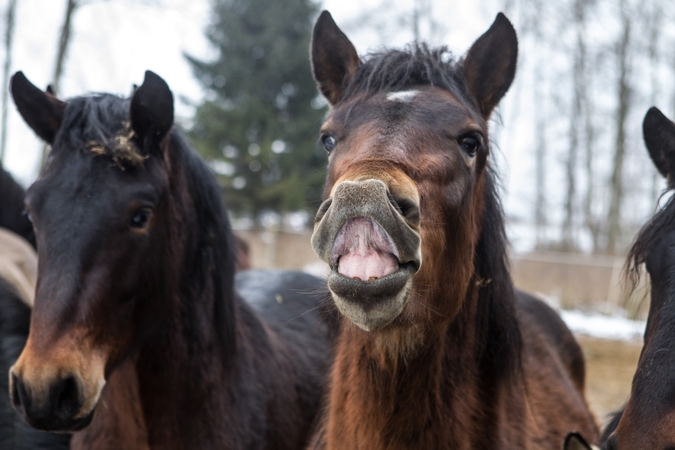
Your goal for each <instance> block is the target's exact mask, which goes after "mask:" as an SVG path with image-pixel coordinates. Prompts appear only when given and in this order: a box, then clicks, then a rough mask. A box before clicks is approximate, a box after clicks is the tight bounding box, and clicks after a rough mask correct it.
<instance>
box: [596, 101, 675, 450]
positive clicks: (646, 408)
mask: <svg viewBox="0 0 675 450" xmlns="http://www.w3.org/2000/svg"><path fill="white" fill-rule="evenodd" d="M643 132H644V139H645V143H646V145H647V150H648V151H649V156H650V157H651V159H652V161H653V162H654V165H655V166H656V168H657V169H658V171H659V173H661V175H663V176H664V177H665V178H666V179H667V180H668V190H669V191H672V190H673V189H675V123H673V122H671V121H670V120H668V118H667V117H665V116H664V115H663V114H662V113H661V111H659V110H658V109H657V108H651V109H650V110H649V112H647V115H646V116H645V119H644V123H643ZM643 263H644V265H645V268H646V269H647V272H649V279H650V282H651V303H650V306H649V317H648V319H647V329H646V330H645V336H644V347H643V348H642V353H641V354H640V360H639V362H638V368H637V371H636V372H635V376H634V377H633V385H632V389H631V394H630V398H629V400H628V403H627V404H626V407H625V408H624V411H623V412H622V413H621V415H620V416H618V417H617V418H616V419H617V420H615V421H614V423H613V424H612V425H611V426H610V427H608V430H607V433H606V434H608V432H612V431H614V432H613V434H612V435H611V436H610V437H609V440H608V441H607V443H606V448H607V449H612V450H617V449H620V450H638V449H657V450H666V449H670V450H672V449H675V197H671V198H670V199H669V200H668V202H667V203H666V204H665V206H663V207H662V208H661V209H660V210H659V211H658V212H657V213H656V214H655V215H654V217H653V218H652V219H651V220H650V221H649V222H648V223H647V224H646V225H645V226H644V227H642V230H641V231H640V233H639V234H638V235H637V237H636V238H635V242H634V243H633V246H632V248H631V250H630V253H629V256H628V263H627V269H628V271H629V272H628V273H629V274H630V275H631V277H632V281H633V283H635V284H634V286H635V285H636V283H637V281H638V280H639V274H640V272H639V269H640V266H641V265H642V264H643ZM614 428H615V429H614ZM613 429H614V430H613Z"/></svg>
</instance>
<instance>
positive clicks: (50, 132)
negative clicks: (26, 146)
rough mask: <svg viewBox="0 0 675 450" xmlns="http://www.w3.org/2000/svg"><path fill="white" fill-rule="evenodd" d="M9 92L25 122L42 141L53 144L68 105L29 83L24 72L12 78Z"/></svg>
mask: <svg viewBox="0 0 675 450" xmlns="http://www.w3.org/2000/svg"><path fill="white" fill-rule="evenodd" d="M9 90H10V92H11V93H12V98H13V99H14V103H15V104H16V108H17V109H18V110H19V114H21V117H23V120H24V121H26V123H27V124H28V126H29V127H31V128H32V129H33V131H35V134H37V135H38V136H39V137H40V139H42V140H43V141H45V142H47V143H48V144H50V145H51V144H53V143H54V138H55V137H56V132H57V131H58V130H59V127H60V126H61V121H62V120H63V112H64V111H65V109H66V103H65V102H62V101H61V100H59V99H57V98H56V97H54V96H53V95H52V94H51V93H50V92H49V91H47V92H42V91H41V90H40V89H39V88H37V87H36V86H35V85H33V83H31V82H30V81H28V78H26V76H25V75H24V74H23V72H17V73H15V74H14V75H13V76H12V79H11V80H10V82H9Z"/></svg>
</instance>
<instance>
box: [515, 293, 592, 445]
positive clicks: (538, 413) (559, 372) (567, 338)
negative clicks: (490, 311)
mask: <svg viewBox="0 0 675 450" xmlns="http://www.w3.org/2000/svg"><path fill="white" fill-rule="evenodd" d="M516 297H517V310H518V320H519V322H520V327H521V332H522V335H523V343H524V348H523V360H522V366H523V371H524V376H525V380H526V383H527V394H526V395H527V397H528V407H529V408H530V410H531V414H532V416H533V420H534V421H535V422H536V425H537V427H536V429H538V430H539V431H540V432H542V433H545V434H548V433H554V434H560V435H561V436H564V435H565V434H566V433H568V432H570V431H573V430H576V429H577V428H578V426H579V424H585V425H586V429H579V430H576V431H579V432H581V433H582V434H583V435H584V436H586V437H587V438H589V439H591V441H592V442H594V441H595V440H596V439H597V437H598V428H597V425H596V423H595V419H594V417H593V415H592V413H591V412H590V410H589V408H588V406H587V404H586V401H585V397H584V378H585V363H584V357H583V353H582V351H581V347H580V346H579V344H578V343H577V341H576V339H575V338H574V336H573V335H572V332H571V331H570V330H569V329H568V328H567V326H566V325H565V323H564V322H563V321H562V319H561V318H560V316H558V314H557V313H556V312H555V311H554V310H553V309H552V308H550V307H549V306H548V305H546V304H545V303H544V302H542V301H541V300H539V299H537V298H535V297H533V296H531V295H529V294H526V293H524V292H521V291H517V292H516ZM543 420H546V421H547V423H546V424H545V426H544V424H542V423H540V422H542V421H543Z"/></svg>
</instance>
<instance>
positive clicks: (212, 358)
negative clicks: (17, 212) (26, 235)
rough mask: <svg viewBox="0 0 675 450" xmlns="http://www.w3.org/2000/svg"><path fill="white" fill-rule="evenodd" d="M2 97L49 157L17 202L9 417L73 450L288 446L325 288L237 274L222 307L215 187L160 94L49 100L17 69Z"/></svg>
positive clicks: (222, 238) (304, 427) (325, 351)
mask: <svg viewBox="0 0 675 450" xmlns="http://www.w3.org/2000/svg"><path fill="white" fill-rule="evenodd" d="M11 92H12V96H13V98H14V101H15V103H16V105H17V107H18V109H19V112H20V113H21V115H22V116H23V118H24V119H25V121H26V122H27V123H28V125H29V126H31V128H32V129H33V130H34V131H35V132H36V133H37V134H38V136H40V137H41V138H42V139H44V140H45V141H46V142H47V143H49V144H50V145H51V146H52V150H51V153H50V158H49V161H48V164H47V166H46V168H45V170H44V171H43V173H42V174H41V175H40V177H39V179H38V180H37V181H36V182H35V184H33V186H31V188H30V189H29V190H28V193H27V197H26V198H27V199H26V207H27V209H28V210H29V213H30V216H31V217H32V220H33V224H34V226H35V230H36V235H37V242H38V249H39V251H38V253H39V270H38V282H37V292H36V298H35V306H34V309H33V314H32V317H31V327H30V335H29V338H28V342H27V344H26V347H25V349H24V351H23V352H22V354H21V356H20V358H19V360H18V362H17V363H16V364H15V365H14V367H13V368H12V369H11V371H10V378H11V386H10V393H11V398H12V402H13V403H14V406H15V408H16V409H17V410H18V411H20V412H21V414H23V416H24V418H25V419H26V421H27V422H28V423H29V424H31V425H32V426H34V427H36V428H40V429H45V430H58V431H70V432H75V434H74V435H73V440H72V443H71V447H72V448H77V449H89V448H96V449H121V448H124V449H263V448H264V449H297V448H301V447H303V446H304V445H305V444H306V442H307V438H308V433H309V432H310V427H311V425H312V423H313V419H314V416H315V413H316V411H317V408H318V404H319V401H320V397H321V390H322V379H323V375H324V371H325V370H326V368H327V366H328V362H329V358H330V357H331V344H330V337H329V336H330V334H331V333H330V327H329V326H328V325H327V324H326V323H324V322H323V321H322V319H321V317H320V314H319V313H318V312H317V311H316V306H317V303H318V300H317V298H316V297H315V296H314V295H312V294H308V292H313V291H317V290H319V289H321V286H322V285H324V286H325V283H322V282H321V281H320V280H318V279H316V278H314V277H311V276H309V275H305V274H301V273H297V272H290V273H286V272H273V271H262V272H247V273H245V274H242V277H243V278H242V279H241V280H238V281H237V283H238V287H239V288H241V289H242V291H245V292H247V293H248V294H247V295H248V296H250V297H253V300H254V303H255V304H254V305H251V304H249V303H247V302H246V301H244V300H243V299H242V297H240V296H239V295H238V294H236V293H235V256H234V236H233V234H232V231H231V229H230V224H229V221H228V218H227V213H226V210H225V208H224V206H223V205H222V203H221V200H220V190H219V188H218V185H217V183H216V181H215V178H214V176H213V175H212V174H211V172H210V170H209V169H208V167H207V166H206V164H205V163H204V162H203V161H202V160H201V159H200V158H199V156H198V155H197V154H196V153H195V152H194V151H193V150H192V149H191V148H190V147H189V146H188V145H187V143H186V142H185V140H184V138H183V136H182V134H181V133H180V132H179V131H178V130H177V129H176V128H175V127H173V96H172V93H171V91H170V90H169V88H168V86H167V85H166V83H165V82H164V80H162V79H161V78H160V77H158V76H157V75H155V74H153V73H152V72H146V74H145V80H144V82H143V84H142V85H141V86H140V87H139V88H138V89H136V91H135V92H134V94H133V96H132V97H131V99H122V98H119V97H116V96H113V95H110V94H94V95H90V96H84V97H77V98H72V99H69V100H68V101H65V102H64V101H60V100H58V99H56V98H55V97H53V96H52V95H50V93H48V92H47V93H45V92H42V91H40V90H39V89H37V88H36V87H35V86H33V85H32V84H31V83H30V82H29V81H28V80H27V79H26V78H25V77H24V76H23V74H22V73H21V72H19V73H17V74H16V75H14V77H13V78H12V84H11ZM280 299H281V300H280ZM309 310H312V311H310V312H308V311H309Z"/></svg>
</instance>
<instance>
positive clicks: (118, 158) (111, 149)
mask: <svg viewBox="0 0 675 450" xmlns="http://www.w3.org/2000/svg"><path fill="white" fill-rule="evenodd" d="M134 137H135V135H134V130H133V129H132V128H131V124H130V123H129V122H128V121H126V122H124V123H123V128H122V130H120V131H119V132H118V133H117V134H116V135H115V136H114V137H113V138H112V139H111V140H110V141H108V142H103V141H94V140H93V141H89V142H87V143H86V148H87V149H88V150H89V151H91V152H92V153H95V154H97V155H105V156H108V157H110V158H112V160H113V162H114V163H115V165H116V166H117V167H119V168H120V169H122V170H124V169H125V167H126V166H127V165H130V166H132V167H140V166H142V165H143V161H145V160H146V159H148V155H144V154H143V153H142V152H141V150H140V149H139V148H138V146H137V145H136V144H135V143H134Z"/></svg>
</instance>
